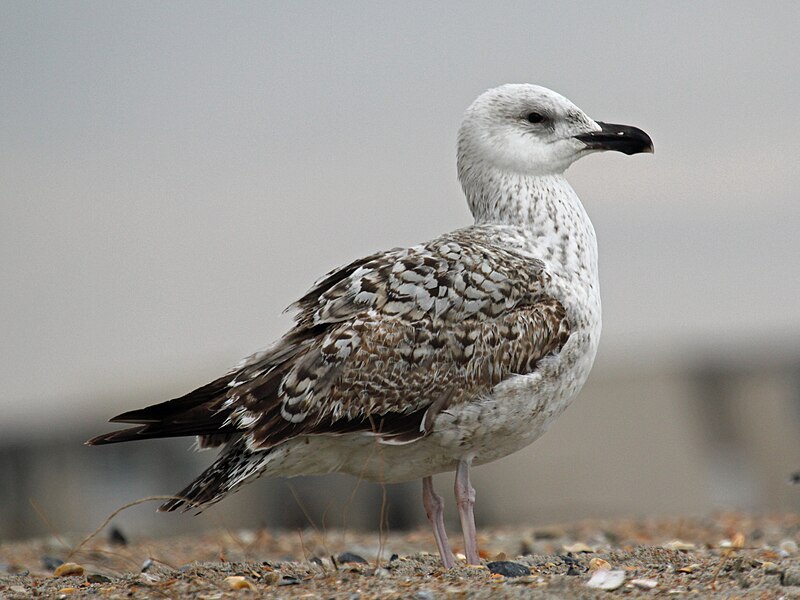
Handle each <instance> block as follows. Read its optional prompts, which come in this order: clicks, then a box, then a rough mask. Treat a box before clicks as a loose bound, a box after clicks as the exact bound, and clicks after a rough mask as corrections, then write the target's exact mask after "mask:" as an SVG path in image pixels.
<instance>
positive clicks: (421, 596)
mask: <svg viewBox="0 0 800 600" xmlns="http://www.w3.org/2000/svg"><path fill="white" fill-rule="evenodd" d="M414 598H416V600H435V597H434V595H433V592H431V591H429V590H420V591H418V592H417V593H416V594H414Z"/></svg>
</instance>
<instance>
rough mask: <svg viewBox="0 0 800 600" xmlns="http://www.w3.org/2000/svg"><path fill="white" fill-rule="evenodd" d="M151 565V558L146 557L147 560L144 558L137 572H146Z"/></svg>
mask: <svg viewBox="0 0 800 600" xmlns="http://www.w3.org/2000/svg"><path fill="white" fill-rule="evenodd" d="M152 566H153V559H152V558H148V559H147V560H145V561H144V562H143V563H142V567H141V568H140V569H139V572H140V573H146V572H147V570H148V569H149V568H150V567H152Z"/></svg>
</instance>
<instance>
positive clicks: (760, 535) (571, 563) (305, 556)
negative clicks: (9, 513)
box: [0, 514, 800, 600]
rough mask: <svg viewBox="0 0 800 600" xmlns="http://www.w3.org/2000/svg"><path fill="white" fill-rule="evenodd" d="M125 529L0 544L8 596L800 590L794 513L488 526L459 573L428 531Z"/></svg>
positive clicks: (750, 594)
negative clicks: (130, 532)
mask: <svg viewBox="0 0 800 600" xmlns="http://www.w3.org/2000/svg"><path fill="white" fill-rule="evenodd" d="M129 537H130V538H131V539H128V537H126V535H125V534H124V533H123V534H119V533H115V532H114V530H113V526H110V527H108V528H106V529H104V530H103V531H102V533H100V534H99V535H98V536H97V537H95V538H93V539H91V540H90V541H88V542H86V543H84V544H83V545H80V543H81V539H80V538H79V537H75V538H72V537H67V538H61V537H59V538H56V537H53V538H50V539H46V540H35V541H29V542H22V543H9V544H3V545H0V598H4V599H5V598H9V599H11V598H30V597H35V596H39V597H44V598H59V597H60V598H70V599H71V598H198V599H205V600H213V599H221V598H244V597H251V598H308V599H313V598H320V599H326V598H346V599H348V600H361V599H367V598H382V599H383V598H385V599H392V598H414V599H417V600H435V599H439V598H442V599H461V598H487V599H488V598H578V599H581V598H612V597H613V596H624V597H626V598H639V597H656V596H659V597H683V596H692V597H699V598H759V599H765V600H766V599H772V598H800V553H798V544H797V542H798V541H799V538H800V516H798V515H780V516H762V517H752V516H746V515H742V514H720V515H716V516H714V517H712V518H708V519H682V520H617V521H590V522H582V523H576V524H567V525H552V526H547V527H537V528H534V527H524V526H520V527H517V528H514V529H483V530H481V532H480V544H481V550H482V551H481V553H482V557H483V558H484V564H483V565H482V566H481V567H470V566H467V565H465V564H464V563H463V561H461V562H460V564H459V565H458V566H457V567H456V568H455V569H453V570H451V571H445V570H443V569H442V568H441V566H440V563H439V559H438V556H437V555H436V554H435V553H434V552H435V546H434V542H433V536H432V535H431V534H430V533H429V532H428V531H415V532H409V533H390V534H386V535H381V534H379V533H377V532H372V533H369V532H367V533H358V532H341V531H329V532H326V533H325V534H323V533H321V532H316V531H302V532H301V531H294V532H288V531H283V532H280V531H267V530H254V531H251V530H245V531H217V532H209V533H206V534H202V535H197V536H193V537H180V538H173V539H159V540H152V539H135V537H133V536H129ZM452 537H453V539H452V540H451V541H452V542H453V545H454V546H455V547H456V548H457V547H458V543H456V542H457V540H458V538H457V536H456V535H455V534H454V535H453V536H452ZM345 553H350V556H347V555H345ZM354 555H355V556H354ZM359 560H365V561H366V562H358V561H359ZM62 561H63V564H62ZM354 561H355V562H354ZM510 563H513V564H510ZM493 571H494V572H493ZM70 573H74V574H70ZM503 573H505V574H503ZM519 573H522V575H521V576H512V575H518V574H519ZM593 586H601V587H593Z"/></svg>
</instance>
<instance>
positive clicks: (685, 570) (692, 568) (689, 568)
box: [675, 563, 700, 573]
mask: <svg viewBox="0 0 800 600" xmlns="http://www.w3.org/2000/svg"><path fill="white" fill-rule="evenodd" d="M699 568H700V565H698V564H696V563H695V564H693V565H686V566H685V567H681V568H679V569H675V571H676V572H677V573H694V572H695V571H696V570H697V569H699Z"/></svg>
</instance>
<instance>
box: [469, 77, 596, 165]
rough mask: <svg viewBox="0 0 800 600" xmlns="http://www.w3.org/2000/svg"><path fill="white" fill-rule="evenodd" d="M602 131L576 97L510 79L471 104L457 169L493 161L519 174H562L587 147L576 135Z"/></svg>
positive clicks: (492, 163)
mask: <svg viewBox="0 0 800 600" xmlns="http://www.w3.org/2000/svg"><path fill="white" fill-rule="evenodd" d="M592 131H600V125H598V124H597V123H595V122H594V121H593V120H592V119H590V118H589V117H588V116H586V114H585V113H584V112H583V111H582V110H581V109H579V108H578V107H577V106H575V105H574V104H573V103H572V102H570V101H569V100H567V99H566V98H564V96H562V95H561V94H557V93H556V92H554V91H552V90H549V89H547V88H544V87H541V86H538V85H530V84H506V85H502V86H500V87H497V88H494V89H491V90H488V91H486V92H484V93H483V94H481V95H480V96H479V97H478V98H477V99H476V100H475V101H474V102H473V103H472V105H471V106H470V107H469V108H468V109H467V112H466V114H465V115H464V121H463V123H462V124H461V129H460V130H459V134H458V169H459V177H460V178H461V179H462V181H463V180H464V179H463V175H464V173H465V171H468V170H470V169H472V168H476V167H478V168H480V167H479V165H480V164H481V163H484V164H485V163H488V164H485V166H491V167H494V168H496V169H498V170H499V171H501V172H507V173H516V174H519V175H553V174H559V173H563V172H564V170H565V169H566V168H567V167H569V166H570V165H571V164H572V163H573V162H574V161H575V160H577V159H578V158H580V157H581V156H582V155H583V154H585V153H586V152H587V147H586V144H584V143H583V142H581V141H580V140H578V139H576V138H575V136H576V135H580V134H582V133H588V132H592Z"/></svg>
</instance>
